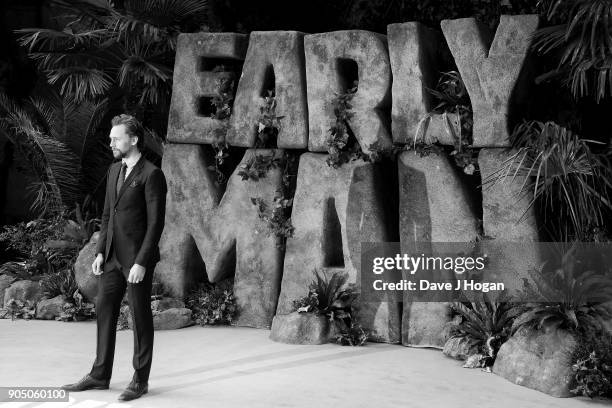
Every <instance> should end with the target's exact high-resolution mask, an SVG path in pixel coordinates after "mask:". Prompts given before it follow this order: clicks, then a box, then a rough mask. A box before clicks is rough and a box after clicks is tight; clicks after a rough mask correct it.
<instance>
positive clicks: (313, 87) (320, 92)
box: [304, 30, 391, 153]
mask: <svg viewBox="0 0 612 408" xmlns="http://www.w3.org/2000/svg"><path fill="white" fill-rule="evenodd" d="M304 52H305V54H306V79H307V90H308V123H309V136H308V150H310V151H313V152H325V151H327V144H326V140H327V137H328V135H329V134H330V133H329V128H330V127H331V126H332V125H333V124H334V123H335V120H336V119H335V116H334V109H333V106H332V100H333V98H334V93H338V92H344V91H346V89H348V88H350V87H351V86H352V84H351V83H346V82H347V81H350V78H348V77H347V75H346V71H347V70H346V64H348V65H350V63H347V60H352V61H353V62H354V63H355V64H356V65H357V74H358V79H359V87H358V89H357V92H356V94H355V96H354V97H353V99H352V102H351V105H352V109H351V111H352V112H353V114H354V115H353V118H352V119H351V120H350V124H349V126H350V128H351V130H352V131H353V133H354V134H355V138H356V139H357V141H358V142H359V144H360V145H361V148H362V150H363V151H364V152H365V153H369V152H370V151H371V150H370V145H371V144H372V143H374V142H378V144H379V146H380V147H387V146H390V144H391V135H390V132H389V130H388V128H389V123H388V118H387V115H388V113H386V111H387V110H388V108H389V107H390V104H391V67H390V65H389V53H388V51H387V44H386V36H384V35H380V34H376V33H372V32H369V31H361V30H351V31H334V32H331V33H321V34H311V35H307V36H305V37H304ZM343 64H344V65H343Z"/></svg>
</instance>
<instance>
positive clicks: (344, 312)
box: [293, 269, 369, 346]
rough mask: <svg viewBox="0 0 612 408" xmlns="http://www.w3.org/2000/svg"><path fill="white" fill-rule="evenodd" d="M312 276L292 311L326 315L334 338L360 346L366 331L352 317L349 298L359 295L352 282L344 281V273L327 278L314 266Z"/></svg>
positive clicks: (345, 343) (351, 304) (366, 334)
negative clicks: (331, 326)
mask: <svg viewBox="0 0 612 408" xmlns="http://www.w3.org/2000/svg"><path fill="white" fill-rule="evenodd" d="M313 272H314V275H315V280H314V281H312V283H311V284H310V285H309V287H308V295H306V296H304V297H302V298H300V299H297V300H294V301H293V308H294V311H297V312H300V313H307V312H309V313H316V314H318V315H322V316H326V317H327V318H328V319H329V321H330V322H332V323H333V324H334V326H335V328H336V332H337V334H336V342H337V343H340V344H342V345H351V346H362V345H364V344H365V343H366V341H367V339H368V335H369V333H368V332H367V331H366V330H365V329H363V328H362V327H361V326H360V325H359V323H357V322H356V321H355V320H354V319H353V315H354V310H353V302H354V301H355V299H357V297H358V296H359V293H358V292H357V290H356V287H355V285H354V284H348V285H347V284H346V282H347V280H348V275H347V274H345V273H340V272H335V273H334V274H333V275H332V276H331V278H330V279H329V280H328V279H327V278H326V277H325V275H324V274H319V272H318V271H317V270H316V269H315V270H314V271H313Z"/></svg>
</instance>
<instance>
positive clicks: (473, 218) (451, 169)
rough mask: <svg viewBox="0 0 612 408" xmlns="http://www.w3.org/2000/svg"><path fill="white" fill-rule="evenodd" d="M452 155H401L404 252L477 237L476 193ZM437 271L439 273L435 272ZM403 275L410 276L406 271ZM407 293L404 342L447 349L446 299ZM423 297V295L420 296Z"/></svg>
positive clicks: (403, 320) (399, 168)
mask: <svg viewBox="0 0 612 408" xmlns="http://www.w3.org/2000/svg"><path fill="white" fill-rule="evenodd" d="M460 174H461V169H459V168H456V166H455V164H454V162H453V161H452V158H449V157H448V156H446V155H439V156H438V155H436V154H431V155H429V156H426V157H420V156H419V155H418V154H416V153H414V152H404V153H402V154H401V155H400V156H399V158H398V175H399V195H400V208H399V222H400V224H399V228H400V241H401V243H402V248H403V249H402V251H403V252H405V253H410V249H409V248H411V246H412V245H413V244H414V243H419V242H425V243H427V242H469V241H472V240H474V239H475V238H476V236H477V235H478V217H477V215H476V206H477V203H476V202H475V198H476V197H474V193H473V192H472V191H470V190H468V188H467V187H466V186H465V181H464V180H462V178H461V177H460V176H459V175H460ZM432 273H435V272H432ZM404 279H410V277H409V276H407V275H405V276H404ZM414 300H415V298H414V295H413V294H412V293H411V292H408V291H405V292H404V303H403V308H404V310H403V315H402V344H404V345H406V346H418V347H435V348H440V349H441V348H443V347H444V343H445V342H446V338H445V335H444V327H445V326H446V324H447V323H448V322H449V320H450V313H449V311H448V305H447V303H444V302H441V303H439V302H418V301H414ZM421 300H423V299H421Z"/></svg>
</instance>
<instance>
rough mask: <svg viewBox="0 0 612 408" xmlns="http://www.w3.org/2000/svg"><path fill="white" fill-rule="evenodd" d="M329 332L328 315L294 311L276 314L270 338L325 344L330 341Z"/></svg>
mask: <svg viewBox="0 0 612 408" xmlns="http://www.w3.org/2000/svg"><path fill="white" fill-rule="evenodd" d="M329 333H330V324H329V321H328V319H327V317H325V316H320V315H317V314H314V313H298V312H293V313H289V314H286V315H276V316H274V320H272V331H271V332H270V339H271V340H274V341H278V342H281V343H289V344H324V343H328V342H329Z"/></svg>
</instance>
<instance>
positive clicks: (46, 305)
mask: <svg viewBox="0 0 612 408" xmlns="http://www.w3.org/2000/svg"><path fill="white" fill-rule="evenodd" d="M64 303H66V301H65V300H64V296H63V295H57V296H56V297H54V298H52V299H41V300H40V302H38V303H37V304H36V318H37V319H44V320H54V319H55V318H56V317H58V316H59V315H60V314H61V313H62V312H63V311H64V309H63V308H64Z"/></svg>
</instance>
